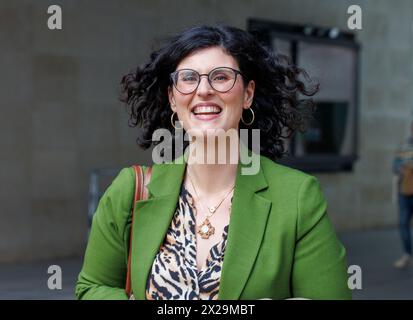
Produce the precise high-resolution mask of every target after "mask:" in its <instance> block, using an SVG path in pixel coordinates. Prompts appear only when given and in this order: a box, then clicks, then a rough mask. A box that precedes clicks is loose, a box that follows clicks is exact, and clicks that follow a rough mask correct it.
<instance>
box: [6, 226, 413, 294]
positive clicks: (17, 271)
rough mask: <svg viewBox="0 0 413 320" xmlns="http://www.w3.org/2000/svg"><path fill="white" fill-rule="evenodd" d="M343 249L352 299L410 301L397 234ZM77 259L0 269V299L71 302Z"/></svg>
mask: <svg viewBox="0 0 413 320" xmlns="http://www.w3.org/2000/svg"><path fill="white" fill-rule="evenodd" d="M339 237H340V239H341V241H342V242H343V243H344V245H345V246H346V248H347V252H348V262H349V264H350V265H353V264H354V265H359V266H360V267H361V269H362V289H361V290H354V291H353V298H354V299H357V300H359V299H413V267H410V268H408V269H406V270H396V269H394V268H393V266H392V264H393V261H394V260H395V259H396V258H398V257H399V255H400V244H399V236H398V233H397V230H395V229H389V230H379V231H365V232H357V233H345V234H340V235H339ZM53 264H56V265H59V266H60V267H61V268H62V278H63V283H62V290H49V289H48V287H47V279H48V277H49V276H50V275H49V274H47V269H48V267H49V266H50V265H53ZM80 268H81V259H79V258H76V259H67V260H55V261H45V262H37V263H31V264H8V265H0V299H74V295H73V292H74V283H75V281H76V277H77V274H78V272H79V270H80Z"/></svg>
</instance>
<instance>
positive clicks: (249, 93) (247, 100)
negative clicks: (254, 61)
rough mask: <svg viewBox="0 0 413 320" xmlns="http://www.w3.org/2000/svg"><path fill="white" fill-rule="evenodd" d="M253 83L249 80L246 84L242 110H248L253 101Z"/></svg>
mask: <svg viewBox="0 0 413 320" xmlns="http://www.w3.org/2000/svg"><path fill="white" fill-rule="evenodd" d="M254 91H255V82H254V80H251V81H250V82H248V85H247V87H246V88H245V92H244V109H248V108H250V107H251V105H252V100H253V99H254Z"/></svg>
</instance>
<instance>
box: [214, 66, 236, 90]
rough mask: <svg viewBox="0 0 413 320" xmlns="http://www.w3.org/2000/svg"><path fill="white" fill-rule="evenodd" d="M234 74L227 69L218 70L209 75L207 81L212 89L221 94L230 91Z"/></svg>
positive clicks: (233, 81) (234, 77)
mask: <svg viewBox="0 0 413 320" xmlns="http://www.w3.org/2000/svg"><path fill="white" fill-rule="evenodd" d="M235 79H236V73H235V71H234V70H232V69H229V68H218V69H215V70H213V71H212V72H211V73H210V74H209V81H210V83H211V85H212V87H213V88H214V89H215V90H217V91H221V92H226V91H229V90H231V88H232V87H233V86H234V83H235Z"/></svg>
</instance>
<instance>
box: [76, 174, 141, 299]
mask: <svg viewBox="0 0 413 320" xmlns="http://www.w3.org/2000/svg"><path fill="white" fill-rule="evenodd" d="M134 190H135V173H134V171H133V169H132V168H125V169H122V170H121V171H120V173H119V174H118V176H117V177H116V178H115V179H114V181H113V182H112V184H111V185H110V186H109V188H108V189H107V190H106V192H105V193H104V195H103V196H102V198H101V199H100V201H99V205H98V208H97V210H96V212H95V214H94V216H93V221H92V227H91V230H90V234H89V240H88V244H87V248H86V252H85V256H84V261H83V267H82V270H81V272H80V274H79V276H78V280H77V283H76V288H75V295H76V297H77V299H99V300H100V299H112V300H123V299H128V297H127V295H126V293H125V282H126V271H127V255H128V247H129V242H128V239H129V231H130V222H131V215H130V211H131V208H132V201H133V197H134Z"/></svg>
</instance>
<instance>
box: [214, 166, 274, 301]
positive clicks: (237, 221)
mask: <svg viewBox="0 0 413 320" xmlns="http://www.w3.org/2000/svg"><path fill="white" fill-rule="evenodd" d="M241 167H242V164H240V165H239V166H238V173H237V178H236V182H235V193H234V197H233V200H232V201H233V204H232V209H231V219H230V226H229V230H228V239H227V245H226V249H225V255H224V261H223V265H222V271H221V280H220V286H219V294H218V299H219V300H238V299H239V297H240V295H241V293H242V291H243V289H244V287H245V284H246V282H247V280H248V277H249V274H250V273H251V271H252V268H253V265H254V262H255V259H256V257H257V255H258V251H259V248H260V245H261V242H262V239H263V235H264V231H265V227H266V224H267V219H268V214H269V212H270V208H271V201H270V200H267V199H266V198H263V197H262V196H260V195H259V194H257V192H258V191H260V190H263V189H265V188H267V187H268V185H267V181H266V179H265V177H264V174H263V172H262V169H261V166H260V170H259V172H258V173H257V174H256V175H241V173H240V170H241Z"/></svg>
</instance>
